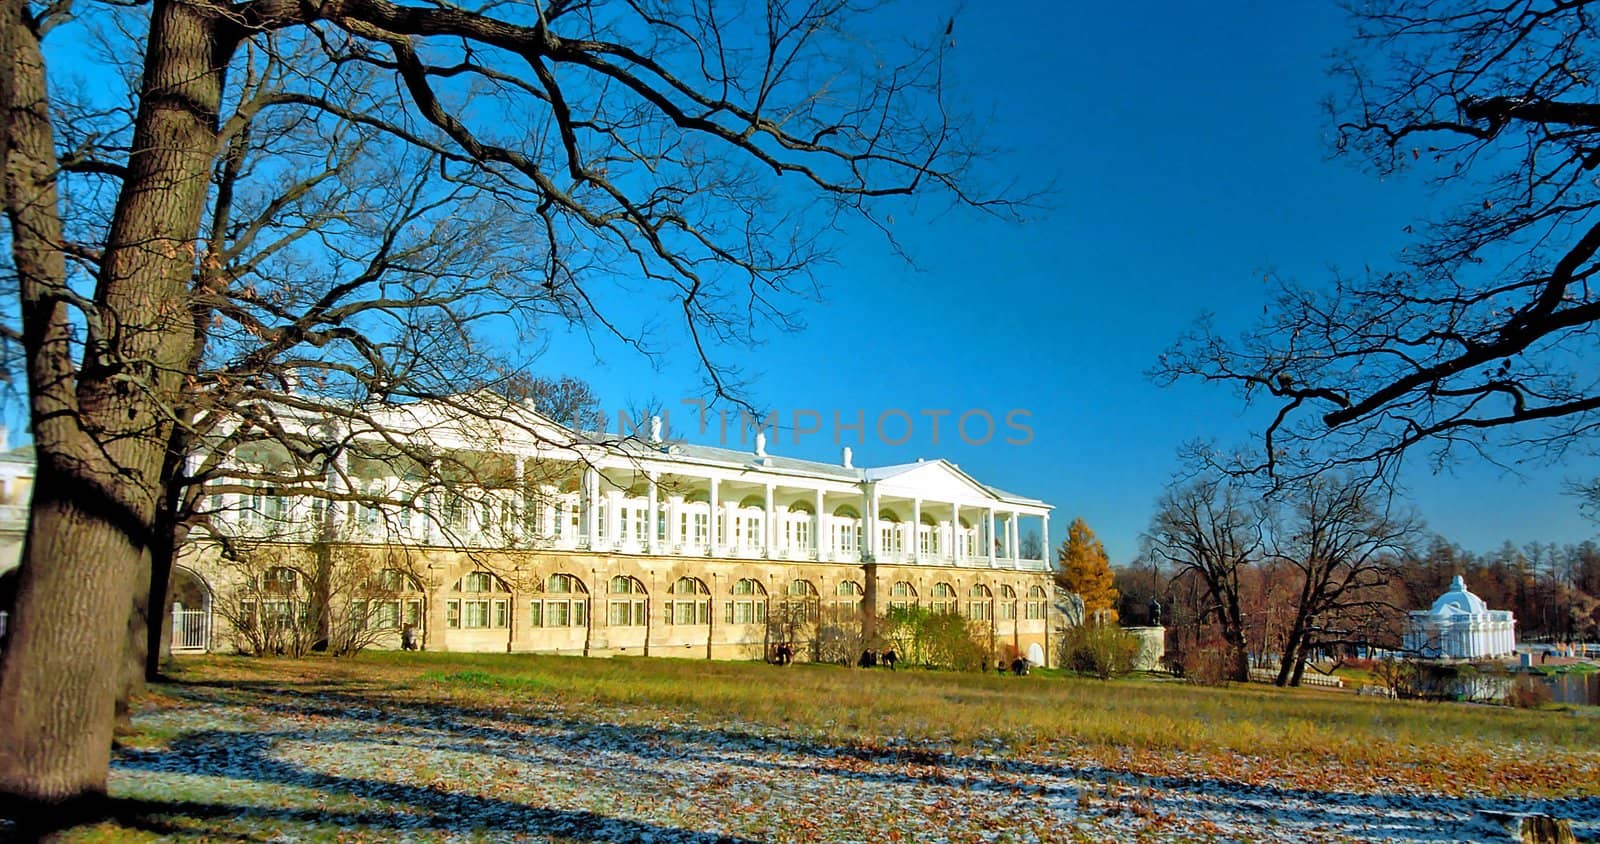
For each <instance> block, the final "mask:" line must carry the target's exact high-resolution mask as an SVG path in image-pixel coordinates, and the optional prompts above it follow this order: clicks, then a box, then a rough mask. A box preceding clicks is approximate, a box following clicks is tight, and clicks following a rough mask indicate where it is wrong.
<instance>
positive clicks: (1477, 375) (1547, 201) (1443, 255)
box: [1156, 0, 1600, 478]
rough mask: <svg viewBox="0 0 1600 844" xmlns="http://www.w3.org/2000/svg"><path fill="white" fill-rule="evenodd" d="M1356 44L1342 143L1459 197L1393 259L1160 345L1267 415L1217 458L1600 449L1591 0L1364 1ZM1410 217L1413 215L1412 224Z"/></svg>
mask: <svg viewBox="0 0 1600 844" xmlns="http://www.w3.org/2000/svg"><path fill="white" fill-rule="evenodd" d="M1350 10H1351V12H1350V13H1351V15H1352V16H1353V18H1354V20H1355V23H1356V24H1357V28H1358V29H1357V36H1356V39H1355V42H1354V44H1353V45H1352V46H1351V47H1350V48H1349V49H1348V50H1347V51H1346V53H1345V54H1343V55H1342V56H1340V57H1339V60H1338V65H1337V73H1338V75H1339V77H1340V79H1341V81H1342V85H1343V95H1342V96H1341V97H1338V98H1336V99H1333V100H1332V101H1331V102H1330V104H1329V109H1330V112H1331V114H1332V116H1333V120H1334V121H1335V123H1336V126H1337V149H1338V151H1339V153H1340V154H1343V155H1346V156H1349V157H1352V158H1355V159H1356V160H1357V161H1359V162H1362V163H1364V164H1366V165H1367V166H1369V167H1371V168H1372V169H1374V170H1375V171H1376V172H1377V173H1378V174H1380V175H1385V176H1387V175H1390V174H1394V173H1397V172H1400V171H1402V170H1412V171H1416V172H1418V173H1419V174H1420V175H1421V176H1423V177H1425V178H1428V179H1430V180H1431V181H1432V184H1433V185H1434V187H1435V188H1436V189H1437V190H1438V191H1439V192H1440V193H1441V194H1442V195H1443V196H1445V197H1447V198H1448V199H1449V200H1451V202H1452V208H1453V210H1451V211H1449V212H1447V213H1445V214H1444V215H1443V216H1442V217H1440V218H1439V219H1437V220H1434V221H1431V222H1429V223H1426V224H1419V225H1418V226H1416V227H1415V240H1414V241H1413V243H1412V245H1411V246H1410V247H1408V248H1407V249H1406V250H1405V251H1404V252H1403V253H1402V254H1401V255H1400V256H1399V260H1398V264H1397V265H1396V266H1395V268H1393V269H1389V270H1381V269H1379V270H1373V269H1368V271H1367V272H1365V273H1364V274H1361V275H1358V276H1355V277H1339V278H1336V279H1334V280H1333V282H1332V283H1331V284H1328V285H1323V286H1310V287H1308V286H1302V285H1298V284H1294V283H1289V282H1283V281H1280V282H1278V285H1277V287H1278V289H1277V295H1276V296H1275V297H1274V298H1273V299H1272V300H1271V301H1270V302H1269V303H1268V307H1267V312H1266V314H1265V315H1264V316H1263V317H1262V318H1261V320H1260V322H1259V323H1258V324H1257V325H1256V326H1255V327H1254V328H1253V329H1251V330H1250V331H1248V332H1246V333H1245V334H1243V335H1242V336H1241V337H1238V338H1237V339H1234V338H1229V337H1225V336H1222V335H1220V334H1219V333H1218V332H1217V331H1215V330H1214V329H1213V327H1212V324H1211V321H1210V320H1209V319H1207V320H1202V322H1201V323H1200V324H1199V325H1198V326H1197V327H1196V329H1195V330H1194V331H1193V332H1192V333H1191V334H1189V335H1188V336H1187V337H1185V338H1183V339H1182V340H1181V341H1180V342H1179V343H1178V344H1177V345H1175V346H1174V347H1173V348H1172V349H1170V350H1169V351H1168V352H1167V353H1166V354H1164V355H1163V356H1162V358H1161V360H1160V363H1159V364H1158V366H1157V368H1156V374H1157V375H1158V376H1159V377H1160V378H1162V379H1165V380H1175V379H1179V378H1200V379H1203V380H1207V381H1214V382H1218V383H1225V384H1231V385H1234V386H1235V387H1236V388H1238V390H1239V392H1240V395H1241V396H1242V397H1243V399H1244V400H1245V401H1246V402H1247V403H1253V402H1261V403H1264V404H1266V405H1267V406H1268V408H1269V410H1271V411H1273V413H1272V416H1271V421H1270V423H1268V424H1267V426H1266V428H1265V430H1264V431H1263V432H1262V436H1261V439H1260V441H1259V443H1258V445H1259V446H1260V449H1259V450H1258V451H1257V450H1253V451H1252V452H1249V453H1247V454H1245V455H1244V457H1243V459H1242V460H1238V461H1234V460H1232V458H1231V456H1222V455H1214V456H1215V457H1218V459H1217V461H1216V462H1217V463H1219V464H1221V465H1227V466H1229V467H1230V468H1233V469H1236V470H1242V471H1259V470H1266V471H1269V472H1272V473H1274V474H1279V475H1283V474H1286V475H1289V476H1291V477H1301V478H1303V477H1310V476H1313V475H1315V474H1316V473H1318V472H1320V471H1322V470H1324V469H1327V468H1329V467H1350V468H1352V469H1354V468H1355V467H1356V466H1357V465H1358V464H1359V465H1360V466H1362V467H1363V469H1368V468H1372V467H1376V468H1377V469H1378V471H1379V472H1380V473H1381V472H1383V471H1387V470H1392V469H1393V468H1394V465H1395V464H1396V463H1397V462H1398V460H1399V458H1400V457H1401V456H1402V455H1404V454H1405V453H1407V452H1409V451H1413V450H1417V451H1424V452H1426V453H1428V454H1429V456H1430V457H1431V459H1432V460H1434V461H1441V462H1442V461H1446V460H1449V459H1451V458H1452V457H1453V456H1454V455H1455V454H1456V453H1457V452H1460V451H1463V450H1464V451H1466V452H1468V453H1476V454H1483V455H1485V456H1488V457H1489V458H1490V459H1494V457H1493V454H1492V453H1491V450H1492V449H1494V448H1496V447H1500V446H1505V445H1514V446H1520V447H1526V448H1531V449H1532V450H1533V451H1534V453H1535V454H1543V455H1545V456H1548V457H1551V458H1557V457H1559V456H1560V455H1561V454H1563V453H1564V452H1565V451H1566V450H1567V449H1569V448H1574V447H1576V448H1581V449H1590V448H1592V443H1593V440H1592V438H1591V436H1590V435H1591V434H1592V433H1593V431H1594V428H1595V426H1596V425H1597V424H1600V380H1597V379H1596V377H1595V374H1594V372H1593V371H1592V368H1591V367H1588V366H1586V365H1585V361H1586V357H1587V354H1588V350H1589V347H1590V346H1591V345H1592V343H1593V335H1594V325H1595V321H1596V318H1597V317H1600V292H1597V290H1596V289H1595V288H1594V286H1593V285H1592V284H1591V276H1592V275H1593V274H1594V273H1595V271H1596V269H1600V264H1597V263H1596V251H1597V249H1600V188H1597V186H1596V182H1595V180H1594V179H1593V177H1592V176H1593V170H1594V168H1595V167H1596V166H1597V165H1600V101H1597V100H1596V95H1595V89H1594V87H1593V80H1594V79H1595V78H1596V74H1597V73H1600V43H1597V34H1596V29H1595V28H1594V26H1593V16H1594V13H1595V9H1594V7H1593V4H1591V3H1589V2H1571V3H1567V2H1562V3H1553V2H1552V3H1544V2H1530V3H1514V4H1499V3H1495V4H1491V3H1482V2H1479V3H1468V4H1465V5H1463V4H1460V3H1451V2H1443V0H1383V2H1376V3H1361V4H1354V3H1352V4H1350ZM1408 230H1409V229H1408Z"/></svg>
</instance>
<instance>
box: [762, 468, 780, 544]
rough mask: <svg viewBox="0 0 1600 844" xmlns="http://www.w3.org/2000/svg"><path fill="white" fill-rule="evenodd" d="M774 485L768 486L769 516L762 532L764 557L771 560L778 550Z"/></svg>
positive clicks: (764, 522)
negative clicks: (773, 500)
mask: <svg viewBox="0 0 1600 844" xmlns="http://www.w3.org/2000/svg"><path fill="white" fill-rule="evenodd" d="M772 492H773V486H772V484H767V515H766V518H765V520H764V521H763V527H764V528H765V529H764V530H762V531H761V538H762V540H763V542H762V543H761V552H762V556H765V557H767V558H768V559H771V558H772V557H773V556H774V554H775V553H776V552H777V550H778V525H777V521H778V520H777V517H776V513H775V512H774V511H773V508H772Z"/></svg>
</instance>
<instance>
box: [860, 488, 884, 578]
mask: <svg viewBox="0 0 1600 844" xmlns="http://www.w3.org/2000/svg"><path fill="white" fill-rule="evenodd" d="M861 532H862V533H864V534H866V536H864V537H862V538H863V539H865V540H866V541H867V552H868V553H869V554H871V555H872V559H873V560H881V559H883V536H882V533H881V532H880V531H879V530H878V486H877V484H871V485H869V486H868V487H867V508H866V512H864V513H862V514H861Z"/></svg>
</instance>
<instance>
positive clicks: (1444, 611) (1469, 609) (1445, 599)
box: [1429, 574, 1489, 615]
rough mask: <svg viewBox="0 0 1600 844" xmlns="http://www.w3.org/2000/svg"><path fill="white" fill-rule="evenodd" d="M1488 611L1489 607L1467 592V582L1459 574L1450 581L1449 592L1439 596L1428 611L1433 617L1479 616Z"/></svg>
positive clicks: (1480, 599)
mask: <svg viewBox="0 0 1600 844" xmlns="http://www.w3.org/2000/svg"><path fill="white" fill-rule="evenodd" d="M1488 611H1489V605H1488V604H1485V603H1484V602H1483V599H1482V598H1480V597H1478V596H1477V595H1474V594H1472V593H1471V592H1469V591H1467V582H1466V581H1465V580H1463V579H1462V578H1461V575H1459V574H1458V575H1456V576H1455V578H1454V579H1452V580H1451V581H1450V591H1448V592H1446V593H1444V594H1443V595H1440V596H1439V600H1437V601H1434V602H1433V608H1432V609H1430V610H1429V612H1430V613H1432V614H1434V615H1479V614H1481V613H1486V612H1488Z"/></svg>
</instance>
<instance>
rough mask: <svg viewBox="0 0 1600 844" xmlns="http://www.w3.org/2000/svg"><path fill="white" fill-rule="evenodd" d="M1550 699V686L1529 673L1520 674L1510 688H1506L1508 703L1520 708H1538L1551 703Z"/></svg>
mask: <svg viewBox="0 0 1600 844" xmlns="http://www.w3.org/2000/svg"><path fill="white" fill-rule="evenodd" d="M1550 699H1551V694H1550V687H1549V686H1546V685H1545V684H1544V682H1543V681H1542V680H1540V679H1539V678H1538V677H1534V676H1532V675H1529V674H1518V675H1517V677H1516V679H1514V680H1512V681H1511V686H1510V688H1508V689H1506V705H1507V706H1515V707H1516V708H1518V709H1538V708H1539V707H1541V706H1544V705H1545V704H1547V703H1549V702H1550Z"/></svg>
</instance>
